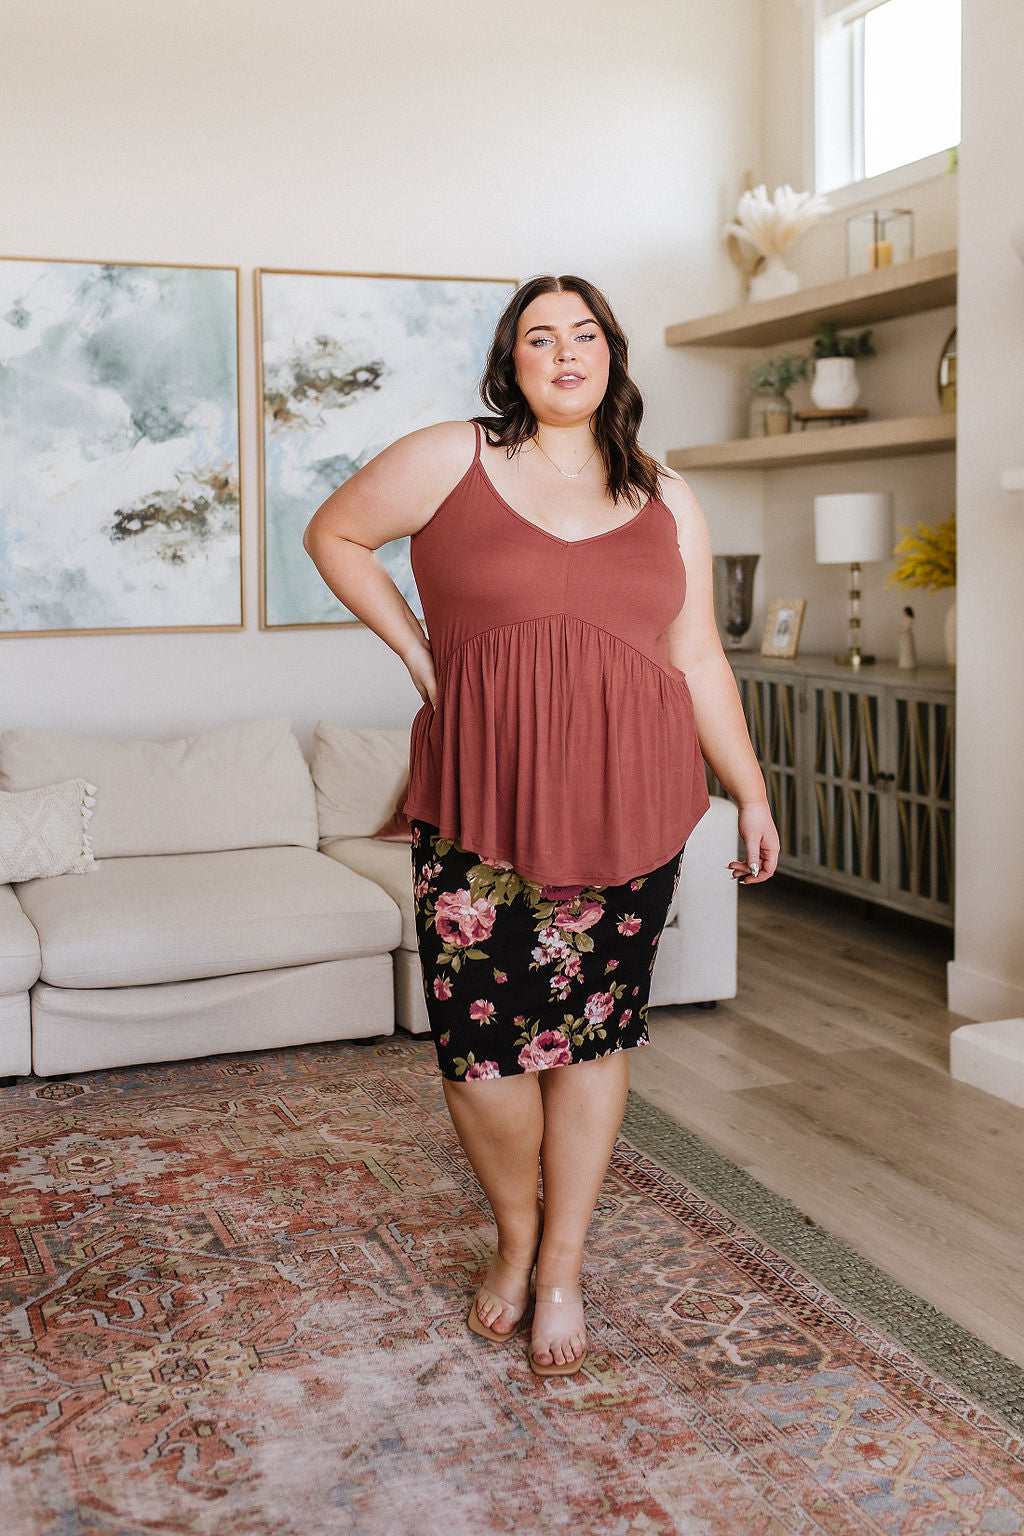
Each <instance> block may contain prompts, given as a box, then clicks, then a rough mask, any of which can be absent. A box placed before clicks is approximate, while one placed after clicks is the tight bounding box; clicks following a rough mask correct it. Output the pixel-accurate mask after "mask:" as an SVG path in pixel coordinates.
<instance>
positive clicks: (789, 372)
mask: <svg viewBox="0 0 1024 1536" xmlns="http://www.w3.org/2000/svg"><path fill="white" fill-rule="evenodd" d="M806 377H807V358H806V357H804V356H803V354H802V353H799V352H783V353H780V354H779V356H778V357H766V358H763V359H762V360H761V362H759V363H754V365H753V366H752V368H751V369H750V384H751V388H752V389H754V390H755V391H756V394H755V397H754V400H753V401H752V402H751V407H750V435H751V437H764V436H768V437H774V436H776V434H778V433H782V432H788V431H789V424H790V419H791V417H792V414H793V407H792V404H791V402H790V399H789V396H788V394H787V393H786V391H787V390H790V389H792V388H793V385H794V384H799V383H800V382H801V380H803V379H806Z"/></svg>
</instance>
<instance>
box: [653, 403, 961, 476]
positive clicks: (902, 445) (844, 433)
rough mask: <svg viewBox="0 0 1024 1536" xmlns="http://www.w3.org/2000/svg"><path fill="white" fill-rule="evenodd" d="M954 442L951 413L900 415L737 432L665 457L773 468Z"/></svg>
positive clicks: (933, 449)
mask: <svg viewBox="0 0 1024 1536" xmlns="http://www.w3.org/2000/svg"><path fill="white" fill-rule="evenodd" d="M955 446H956V417H955V416H953V415H946V414H943V415H934V416H905V417H899V418H894V419H890V420H881V421H859V422H856V423H855V424H854V425H852V426H848V427H827V428H823V429H819V430H816V431H812V432H788V433H785V434H783V435H782V436H780V437H741V438H737V439H735V440H734V441H732V442H728V443H704V444H701V445H700V446H698V447H695V448H672V449H670V450H669V452H668V455H667V458H666V463H667V464H668V466H669V468H670V469H674V470H677V471H679V472H680V473H681V472H682V471H683V470H687V469H774V468H777V467H785V466H787V465H788V466H797V465H800V464H837V463H841V462H842V461H843V460H844V459H884V458H892V457H894V456H895V455H896V454H902V453H945V452H949V451H950V450H951V449H953V448H955Z"/></svg>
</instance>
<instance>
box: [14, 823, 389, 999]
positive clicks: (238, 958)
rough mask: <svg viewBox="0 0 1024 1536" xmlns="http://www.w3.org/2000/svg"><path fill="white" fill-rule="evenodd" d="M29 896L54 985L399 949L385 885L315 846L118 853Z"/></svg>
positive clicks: (30, 887)
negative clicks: (135, 855) (83, 876)
mask: <svg viewBox="0 0 1024 1536" xmlns="http://www.w3.org/2000/svg"><path fill="white" fill-rule="evenodd" d="M17 891H18V897H19V900H20V901H21V903H22V906H23V907H24V909H25V911H26V913H27V914H28V916H29V917H30V918H31V920H32V923H33V925H34V927H35V929H36V931H37V932H38V934H39V941H40V946H41V949H42V975H43V980H44V981H47V982H49V983H50V985H51V986H55V987H130V986H136V985H141V984H143V983H151V982H160V981H190V980H194V979H197V978H199V977H201V976H228V975H233V974H237V973H239V972H242V971H269V970H276V969H278V968H279V967H282V966H287V965H309V964H313V963H315V962H318V961H323V960H347V959H349V958H351V957H354V956H360V955H376V954H382V953H386V952H388V951H390V950H392V949H394V948H395V947H396V946H397V945H398V942H399V940H400V938H401V927H402V925H401V919H400V917H399V914H398V911H397V910H396V907H395V904H394V902H393V901H392V900H391V898H390V897H389V896H388V895H386V894H385V892H384V891H382V890H381V889H380V888H379V887H378V886H376V885H372V884H371V883H370V881H368V880H364V879H362V877H361V876H359V875H357V874H355V873H354V872H353V871H352V870H351V869H348V868H345V867H344V866H343V865H341V864H338V863H337V862H336V861H335V860H334V859H326V858H324V857H323V855H322V854H319V853H315V852H313V851H312V850H311V849H308V848H246V849H237V850H231V851H229V852H225V853H183V854H168V855H165V856H164V857H162V858H139V859H110V860H106V861H104V862H103V863H102V864H101V866H100V868H99V869H98V870H97V871H96V872H95V874H93V875H90V877H89V879H88V880H79V879H76V877H75V876H74V875H61V876H59V877H58V878H57V879H55V880H30V881H29V882H28V883H27V884H25V885H21V886H18V887H17Z"/></svg>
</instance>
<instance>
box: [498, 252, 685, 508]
mask: <svg viewBox="0 0 1024 1536" xmlns="http://www.w3.org/2000/svg"><path fill="white" fill-rule="evenodd" d="M542 293H578V294H579V296H580V298H581V299H582V300H583V302H584V303H585V304H586V305H587V306H588V307H589V309H590V313H591V314H592V315H593V317H594V319H595V320H596V321H597V322H598V324H599V325H600V327H601V329H602V330H603V331H604V334H605V338H606V340H607V342H608V351H609V353H610V354H611V360H610V367H609V370H608V388H607V389H606V390H605V394H604V399H603V400H602V401H601V404H600V405H599V406H598V408H597V410H596V411H595V412H594V415H593V417H592V418H591V423H590V425H591V429H592V431H593V433H594V437H595V438H596V439H597V446H598V449H599V450H600V454H601V458H602V459H603V461H604V470H605V480H606V482H607V485H608V490H609V492H610V493H611V497H612V500H613V501H619V500H620V499H624V500H626V501H628V502H629V504H630V506H633V507H639V506H640V505H641V498H642V497H643V498H645V499H648V500H649V499H651V498H653V497H655V496H657V495H658V475H659V467H658V463H657V461H656V460H655V459H653V458H652V457H651V455H650V454H649V453H645V452H644V450H643V449H642V448H641V447H640V445H639V443H638V442H637V433H638V432H639V430H640V422H641V420H642V419H643V414H644V402H643V397H642V396H641V394H640V391H639V389H637V387H636V385H635V384H634V383H633V380H632V379H631V378H630V376H629V370H628V368H627V358H628V352H629V345H628V343H627V341H626V338H625V336H624V335H623V332H622V327H621V326H620V325H619V322H618V321H617V320H616V318H615V316H614V315H613V314H612V308H611V305H610V304H609V303H608V300H607V299H606V298H605V296H604V294H603V293H601V291H600V290H599V289H597V288H595V287H594V285H593V283H588V282H587V280H586V278H583V277H571V276H567V277H552V276H550V274H547V273H545V274H543V275H541V276H539V277H531V278H530V279H529V281H528V282H525V283H524V284H523V285H522V287H521V288H518V289H517V290H516V292H515V293H514V294H513V295H512V298H511V299H510V300H509V302H508V304H507V305H506V307H505V311H504V313H503V314H502V316H501V318H500V320H499V321H498V324H497V327H496V328H495V332H494V340H493V341H492V343H491V350H490V352H489V353H488V355H487V365H486V367H485V368H484V372H483V377H482V378H481V380H480V398H481V399H482V400H483V402H484V404H485V405H486V406H489V407H490V409H491V410H492V411H493V412H494V415H493V416H474V417H473V420H474V421H477V422H479V424H480V426H482V427H483V429H484V431H485V432H486V433H487V441H488V442H489V443H491V444H492V445H493V446H495V447H496V446H497V445H498V444H501V445H502V446H503V447H504V448H505V451H506V453H507V454H508V457H509V458H511V457H512V455H513V454H514V453H517V452H518V450H519V449H520V448H521V447H522V445H523V444H524V443H527V442H529V441H530V439H531V438H532V437H533V435H534V433H535V432H536V430H537V419H536V417H535V416H534V414H533V412H532V411H531V409H530V407H529V405H528V404H527V401H526V397H525V395H524V394H523V392H522V390H521V389H520V388H519V385H518V384H517V383H516V366H515V360H514V357H513V353H514V351H515V344H516V337H517V335H518V333H519V317H520V315H521V314H522V313H523V311H524V310H525V309H526V307H527V305H529V304H532V303H533V301H534V299H536V298H538V297H539V296H540V295H541V294H542Z"/></svg>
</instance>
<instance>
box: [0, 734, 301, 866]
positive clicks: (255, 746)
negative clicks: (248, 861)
mask: <svg viewBox="0 0 1024 1536" xmlns="http://www.w3.org/2000/svg"><path fill="white" fill-rule="evenodd" d="M66 778H84V779H88V780H89V782H90V783H92V784H95V785H97V786H98V794H97V797H96V809H95V811H94V812H93V818H92V822H91V824H90V832H91V835H92V841H93V853H94V854H95V856H96V858H97V859H112V858H123V857H137V856H139V855H143V854H158V853H212V852H217V851H220V850H223V849H227V848H268V847H275V846H278V845H281V844H286V845H290V844H293V845H297V846H298V847H301V848H315V847H316V842H317V826H316V800H315V796H314V792H313V784H312V780H311V779H310V776H309V769H308V768H307V767H306V763H305V760H304V758H303V756H302V751H301V749H300V747H299V744H298V742H297V740H296V739H295V737H294V735H293V734H292V729H291V725H290V723H289V721H288V720H287V719H286V718H284V717H283V716H282V717H276V718H273V719H269V720H252V721H248V722H246V723H244V724H241V725H230V726H225V727H224V728H223V729H220V730H214V731H204V732H203V733H202V734H200V735H197V736H185V737H182V738H181V739H180V740H178V741H120V740H114V739H112V738H105V737H100V736H68V735H65V734H64V733H63V732H62V731H43V730H35V729H29V728H24V727H23V728H21V729H17V730H10V731H4V732H3V734H2V735H0V789H7V790H22V789H35V788H36V787H37V786H39V785H41V784H51V783H53V782H54V781H55V780H57V779H66Z"/></svg>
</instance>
